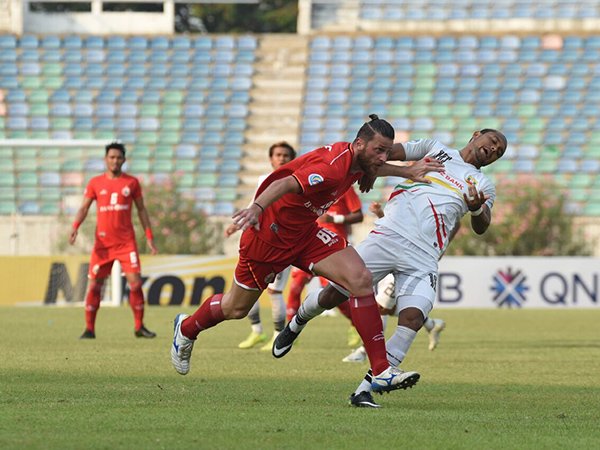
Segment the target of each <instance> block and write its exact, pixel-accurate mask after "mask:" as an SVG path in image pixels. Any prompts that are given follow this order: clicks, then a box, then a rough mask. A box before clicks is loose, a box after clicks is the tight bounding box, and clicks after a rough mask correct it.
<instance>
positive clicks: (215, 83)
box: [0, 34, 257, 214]
mask: <svg viewBox="0 0 600 450" xmlns="http://www.w3.org/2000/svg"><path fill="white" fill-rule="evenodd" d="M256 47H257V42H256V38H255V37H253V36H238V37H234V36H199V37H188V36H174V37H164V36H158V37H148V38H146V37H142V36H134V37H122V36H110V37H107V38H103V37H100V36H87V37H82V36H76V35H69V36H64V37H58V36H36V35H31V34H25V35H23V36H21V37H19V38H17V37H15V36H13V35H0V62H1V67H2V69H1V72H0V92H2V94H3V95H2V98H0V105H2V109H1V110H0V139H46V140H51V139H104V140H108V139H112V138H115V137H118V138H119V139H121V140H123V141H124V142H125V143H126V144H127V145H128V148H129V149H130V152H129V154H128V165H129V167H131V169H132V172H134V173H135V174H136V175H138V176H140V177H141V178H142V179H144V180H145V181H152V180H154V179H156V178H157V177H158V178H161V177H171V176H172V177H176V178H177V179H178V180H179V182H180V183H181V184H182V185H185V187H186V188H187V190H190V189H194V188H196V187H198V186H203V185H206V184H207V181H206V180H205V179H206V178H210V176H209V175H208V174H206V173H205V172H203V171H196V170H195V167H196V166H202V165H203V164H206V163H207V161H214V163H215V167H214V172H215V175H216V178H215V179H216V182H215V183H214V185H213V186H212V187H213V188H215V189H218V188H220V186H225V187H226V188H227V189H230V188H231V187H233V186H236V185H237V184H238V182H239V180H238V179H237V173H235V172H237V171H239V162H237V161H236V163H237V165H233V166H231V165H227V164H225V165H224V166H223V164H222V163H223V162H224V161H223V156H222V155H224V154H225V148H226V147H230V146H232V145H237V146H239V145H240V144H242V143H243V141H244V136H243V134H244V129H245V128H246V125H245V119H246V116H247V115H248V111H249V108H248V103H249V101H250V97H249V95H248V90H249V88H250V86H251V84H252V81H251V80H252V75H253V73H254V69H253V61H254V58H255V49H256ZM2 113H3V114H2ZM207 146H208V147H207ZM0 149H1V150H2V152H3V155H6V156H8V161H9V162H8V163H6V165H5V166H3V167H2V180H3V186H4V189H6V190H7V193H5V194H4V196H3V199H2V206H1V207H0V212H1V213H2V214H7V213H13V212H16V211H18V212H20V213H22V214H40V213H42V214H46V213H54V212H56V211H58V210H60V198H61V196H62V195H66V194H69V193H72V188H73V187H74V186H79V187H81V185H82V183H83V181H84V180H87V179H88V178H89V177H90V176H91V175H93V174H95V173H98V172H99V171H102V170H103V162H102V160H101V159H100V157H101V153H99V152H101V151H102V150H101V148H97V149H85V151H83V150H82V151H78V150H77V149H72V148H68V149H67V148H51V147H47V146H45V147H40V148H18V149H17V148H11V147H0ZM208 149H211V151H212V153H211V155H209V156H206V155H205V153H206V152H207V151H208ZM205 150H206V152H205ZM238 156H240V155H238ZM222 166H223V167H224V168H223V169H222V168H221V167H222ZM232 172H234V173H233V175H232ZM49 186H52V187H53V188H54V192H55V193H56V195H52V196H50V197H48V196H45V197H44V198H42V193H43V192H45V191H46V189H47V188H48V187H49ZM231 200H235V199H231ZM231 200H229V206H225V205H223V204H221V203H220V202H216V203H214V202H213V203H210V207H207V210H208V211H209V212H212V211H213V209H214V210H216V211H219V212H220V213H228V212H229V211H232V210H233V205H232V204H231ZM206 204H209V203H206Z"/></svg>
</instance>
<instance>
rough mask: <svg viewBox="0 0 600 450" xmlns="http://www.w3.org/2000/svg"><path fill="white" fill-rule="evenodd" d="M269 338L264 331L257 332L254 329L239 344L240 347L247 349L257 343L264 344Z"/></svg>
mask: <svg viewBox="0 0 600 450" xmlns="http://www.w3.org/2000/svg"><path fill="white" fill-rule="evenodd" d="M266 340H267V335H266V334H264V333H257V332H256V331H252V332H251V333H250V335H249V336H248V337H247V338H246V339H244V340H243V341H242V342H240V343H239V344H238V348H242V349H247V348H252V347H254V346H255V345H258V344H262V343H263V342H265V341H266Z"/></svg>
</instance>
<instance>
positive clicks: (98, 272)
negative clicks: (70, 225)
mask: <svg viewBox="0 0 600 450" xmlns="http://www.w3.org/2000/svg"><path fill="white" fill-rule="evenodd" d="M115 260H118V261H119V262H120V263H121V270H122V271H123V273H140V271H141V266H140V257H139V254H138V251H137V246H136V245H135V244H134V243H130V244H123V245H118V246H114V247H94V249H93V250H92V257H91V258H90V268H89V271H88V277H90V278H91V279H93V280H95V279H98V278H106V277H108V276H109V275H110V271H111V269H112V265H113V262H114V261H115Z"/></svg>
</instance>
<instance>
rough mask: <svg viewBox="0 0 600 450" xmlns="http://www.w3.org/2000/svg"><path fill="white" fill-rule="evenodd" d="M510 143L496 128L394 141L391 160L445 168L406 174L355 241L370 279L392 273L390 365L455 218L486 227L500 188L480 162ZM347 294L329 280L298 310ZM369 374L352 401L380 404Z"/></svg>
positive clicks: (423, 308)
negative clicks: (459, 144)
mask: <svg viewBox="0 0 600 450" xmlns="http://www.w3.org/2000/svg"><path fill="white" fill-rule="evenodd" d="M506 146H507V141H506V137H505V136H504V135H503V134H502V133H501V132H499V131H497V130H492V129H484V130H481V131H477V132H475V133H474V134H473V137H472V138H471V140H470V141H469V142H468V143H467V145H466V146H465V147H464V148H463V149H462V150H460V151H459V150H455V149H452V148H449V147H447V146H445V145H444V144H442V143H440V142H438V141H435V140H431V139H422V140H418V141H411V142H408V143H405V144H394V148H393V153H395V155H394V157H390V158H389V159H396V160H417V159H420V158H431V159H435V160H437V161H440V162H442V163H443V164H444V170H443V171H441V172H430V173H429V174H428V175H427V176H426V178H427V179H428V181H429V182H430V183H415V182H413V181H411V180H406V179H403V180H401V181H400V182H399V183H398V185H397V186H396V187H395V189H394V191H393V192H392V194H391V195H390V198H389V199H388V202H387V204H386V207H385V210H384V213H385V215H384V217H382V218H381V219H378V220H377V221H376V222H375V228H374V229H373V230H372V231H371V233H370V234H369V235H368V237H367V238H366V239H365V240H364V241H363V242H361V243H360V244H358V246H357V247H356V251H357V252H358V254H359V255H360V256H361V258H362V259H363V260H364V261H365V265H366V266H367V268H368V269H369V270H370V271H371V273H372V276H373V283H378V282H379V281H380V280H382V279H383V278H384V277H385V276H386V275H388V274H389V273H393V274H394V278H395V282H396V287H395V298H396V314H397V315H398V327H397V328H396V331H395V332H394V335H393V336H392V337H391V338H390V339H388V341H387V342H386V350H387V354H388V359H389V362H390V365H392V366H395V367H397V366H399V365H400V363H401V362H402V360H403V359H404V356H405V355H406V353H407V351H408V349H409V348H410V346H411V344H412V342H413V340H414V338H415V336H416V334H417V331H418V330H419V329H420V328H421V327H422V326H423V322H424V321H425V319H426V318H427V317H428V316H429V312H430V311H431V309H432V308H433V302H434V300H435V295H436V288H437V274H438V259H439V258H440V256H441V255H442V254H443V252H444V251H445V249H446V246H447V245H448V243H449V241H450V237H451V231H452V229H453V228H454V227H455V224H456V223H458V221H460V219H461V217H462V216H464V215H465V214H467V213H468V212H470V213H471V227H472V229H473V231H475V233H477V234H483V233H485V231H486V230H487V228H488V227H489V225H490V223H491V218H492V216H491V210H492V206H493V204H494V200H495V197H496V192H495V187H494V185H493V184H492V183H491V182H490V180H489V179H488V178H487V177H485V175H484V174H483V173H482V172H481V170H480V168H481V167H483V166H487V165H488V164H491V163H493V162H494V161H496V160H497V159H498V158H500V157H501V156H502V155H503V154H504V152H505V151H506ZM394 173H395V169H394V166H392V165H389V164H386V165H384V166H383V167H382V168H381V169H380V170H379V172H378V176H390V175H394ZM372 181H374V180H371V182H372ZM347 298H348V293H347V292H346V291H345V290H344V289H343V288H342V287H340V286H334V285H332V284H329V285H328V286H327V287H325V288H324V289H323V290H322V291H321V292H320V293H319V294H317V295H315V296H311V295H309V297H308V298H307V299H306V300H305V301H304V303H303V304H302V307H301V308H300V310H299V311H298V315H301V319H302V321H303V322H304V323H306V321H307V319H308V320H310V319H311V318H313V317H315V316H316V315H318V314H320V312H321V311H322V310H323V309H331V308H333V307H335V306H337V305H338V304H339V303H342V302H343V301H345V300H346V299H347ZM292 320H296V317H294V318H293V319H292ZM370 379H371V376H370V374H367V376H366V377H365V380H363V381H362V382H361V384H360V385H359V387H358V388H357V389H356V391H355V392H354V393H353V394H352V396H351V397H350V404H351V405H353V406H360V407H375V408H377V407H379V405H377V404H376V403H375V402H374V401H373V397H372V395H371V388H370ZM417 380H418V377H417ZM413 384H414V383H413Z"/></svg>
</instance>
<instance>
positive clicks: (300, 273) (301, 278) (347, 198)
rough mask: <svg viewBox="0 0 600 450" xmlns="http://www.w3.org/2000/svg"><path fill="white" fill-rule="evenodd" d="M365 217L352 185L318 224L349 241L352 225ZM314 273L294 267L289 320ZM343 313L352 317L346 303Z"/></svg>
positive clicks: (288, 313) (289, 300) (289, 296)
mask: <svg viewBox="0 0 600 450" xmlns="http://www.w3.org/2000/svg"><path fill="white" fill-rule="evenodd" d="M363 219H364V216H363V213H362V204H361V202H360V198H359V197H358V194H357V193H356V191H355V190H354V188H353V187H350V189H348V190H347V191H346V192H345V193H344V195H342V196H341V197H340V198H339V199H338V201H337V202H335V203H334V204H333V205H331V208H329V210H328V211H327V212H326V213H325V214H323V215H322V216H321V217H319V220H318V224H319V225H320V226H322V227H323V228H327V229H328V230H331V231H333V232H334V233H335V234H337V235H338V236H340V237H342V238H344V239H345V240H346V241H348V237H349V235H350V225H352V224H355V223H360V222H362V221H363ZM312 278H313V275H312V274H311V273H309V272H305V271H304V270H300V269H298V268H295V267H294V268H293V269H292V276H291V282H290V289H289V293H288V298H287V305H286V308H287V311H286V314H287V321H288V322H289V321H290V320H291V319H292V317H293V316H294V315H295V314H296V313H297V312H298V308H299V307H300V303H301V298H300V296H301V294H302V290H303V289H304V287H305V286H306V285H307V284H308V283H309V282H310V280H312ZM327 283H328V281H327V280H326V279H323V278H321V285H322V286H323V287H324V286H326V285H327ZM340 306H342V308H340V310H341V311H342V313H343V314H344V315H345V316H346V317H348V318H349V319H351V318H350V309H349V308H345V306H346V304H342V305H340Z"/></svg>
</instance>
